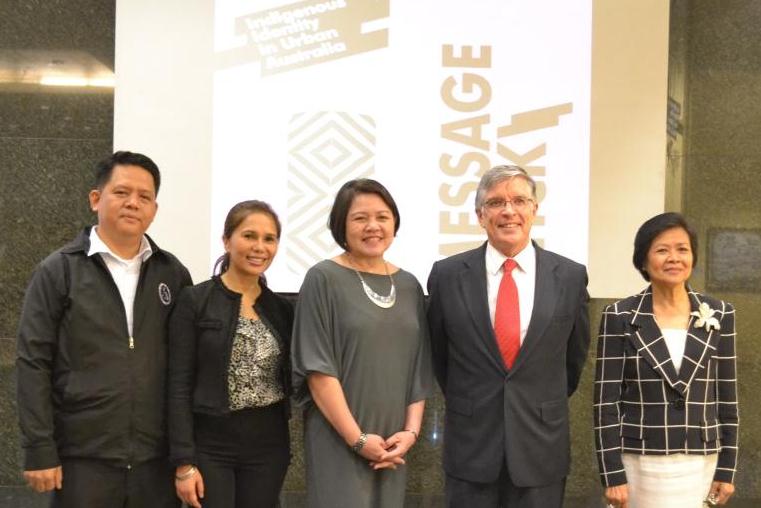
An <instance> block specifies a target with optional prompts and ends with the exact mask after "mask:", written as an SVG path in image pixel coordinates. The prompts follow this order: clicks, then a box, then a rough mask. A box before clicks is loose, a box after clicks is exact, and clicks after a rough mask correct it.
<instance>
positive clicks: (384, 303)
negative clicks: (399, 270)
mask: <svg viewBox="0 0 761 508" xmlns="http://www.w3.org/2000/svg"><path fill="white" fill-rule="evenodd" d="M353 269H354V273H356V274H357V277H359V282H361V283H362V289H364V291H365V295H367V298H368V300H370V301H371V302H373V303H374V304H375V305H377V306H378V307H380V308H382V309H389V308H391V307H393V306H394V304H395V303H396V286H395V285H394V278H393V277H392V276H391V274H390V273H388V266H386V275H387V276H388V280H390V281H391V291H389V293H388V296H383V295H379V294H378V293H376V292H375V291H373V288H371V287H370V286H369V285H368V284H367V282H365V279H364V277H362V274H361V273H359V270H357V269H356V268H353Z"/></svg>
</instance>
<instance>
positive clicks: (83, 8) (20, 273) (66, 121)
mask: <svg viewBox="0 0 761 508" xmlns="http://www.w3.org/2000/svg"><path fill="white" fill-rule="evenodd" d="M114 16H115V2H113V1H110V2H108V1H106V2H104V1H100V0H77V1H73V2H70V1H63V0H44V1H43V0H32V1H30V0H25V1H7V2H0V51H2V52H3V53H2V56H0V61H2V64H3V67H5V68H4V70H5V71H7V70H8V67H9V66H10V67H12V66H13V65H14V61H13V60H12V58H11V57H10V56H9V52H10V51H14V50H36V51H41V52H45V54H46V55H49V57H50V58H51V59H55V58H57V57H56V56H55V55H56V54H57V52H62V51H63V52H70V51H83V52H87V53H89V54H90V55H92V56H93V57H95V58H97V59H98V60H99V61H100V62H102V63H103V64H104V65H106V66H108V67H110V68H112V69H113V65H114ZM58 54H60V53H58ZM112 130H113V92H112V91H110V90H109V91H106V92H105V93H104V92H95V93H94V92H92V91H88V90H84V89H81V88H66V89H62V90H53V89H52V88H50V87H43V86H39V85H23V86H20V85H18V84H17V83H16V84H14V83H0V507H14V508H25V507H32V506H34V507H36V506H46V504H45V498H44V496H39V495H36V494H33V493H32V492H31V491H29V490H28V489H26V488H24V487H22V486H21V485H22V479H21V475H20V470H21V467H20V462H19V458H20V453H19V448H18V430H17V425H16V408H15V376H14V369H13V364H14V361H15V342H14V341H15V334H16V326H17V318H18V314H19V310H20V307H21V300H22V297H23V292H24V288H25V286H26V283H27V281H28V278H29V275H30V274H31V271H32V270H33V269H34V266H35V265H36V264H37V263H38V262H39V261H40V260H41V259H42V258H43V257H44V256H45V255H46V254H47V253H49V252H50V251H52V250H53V249H55V248H57V247H59V246H60V245H62V244H63V243H64V242H66V241H67V240H69V239H70V238H71V237H72V236H73V235H74V234H75V233H76V231H77V230H79V229H80V228H81V227H82V226H83V225H85V224H88V223H90V222H91V220H92V218H91V214H90V211H89V207H88V205H87V192H88V191H89V189H90V188H91V182H92V170H93V168H94V164H95V162H96V161H97V160H99V159H102V158H103V157H105V156H107V155H108V154H109V153H110V152H111V150H112V144H113V135H112Z"/></svg>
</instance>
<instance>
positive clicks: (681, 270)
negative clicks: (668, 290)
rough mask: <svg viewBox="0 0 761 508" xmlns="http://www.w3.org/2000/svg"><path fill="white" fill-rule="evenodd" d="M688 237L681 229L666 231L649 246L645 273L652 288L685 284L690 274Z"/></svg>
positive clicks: (690, 249)
mask: <svg viewBox="0 0 761 508" xmlns="http://www.w3.org/2000/svg"><path fill="white" fill-rule="evenodd" d="M692 264H693V257H692V247H691V245H690V236H689V235H688V234H687V231H685V230H684V229H683V228H680V227H675V228H671V229H667V230H666V231H664V232H663V233H661V234H659V235H658V236H656V237H655V239H654V240H653V243H651V244H650V248H649V249H648V251H647V260H646V261H645V271H647V274H648V275H649V276H650V282H651V283H652V284H653V285H654V286H663V287H673V286H677V285H682V284H684V283H685V282H687V279H689V278H690V275H691V274H692Z"/></svg>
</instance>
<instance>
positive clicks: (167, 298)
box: [159, 282, 172, 305]
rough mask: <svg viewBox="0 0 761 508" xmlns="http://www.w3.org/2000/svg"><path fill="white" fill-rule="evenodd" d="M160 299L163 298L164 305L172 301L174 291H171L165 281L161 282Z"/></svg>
mask: <svg viewBox="0 0 761 508" xmlns="http://www.w3.org/2000/svg"><path fill="white" fill-rule="evenodd" d="M159 300H161V303H163V304H164V305H169V304H170V303H172V292H171V291H169V286H167V285H166V284H165V283H163V282H162V283H161V284H159Z"/></svg>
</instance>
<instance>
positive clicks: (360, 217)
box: [346, 194, 394, 259]
mask: <svg viewBox="0 0 761 508" xmlns="http://www.w3.org/2000/svg"><path fill="white" fill-rule="evenodd" d="M393 241H394V215H393V213H392V212H391V209H390V208H389V207H388V205H387V204H386V202H385V201H383V199H381V197H380V196H378V195H377V194H357V195H356V196H354V200H353V201H352V203H351V207H349V213H348V214H346V244H347V247H348V248H347V249H346V250H347V251H348V252H349V253H350V254H351V255H352V256H354V257H356V258H366V259H371V258H379V257H383V253H384V252H386V249H388V248H389V246H391V242H393Z"/></svg>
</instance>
